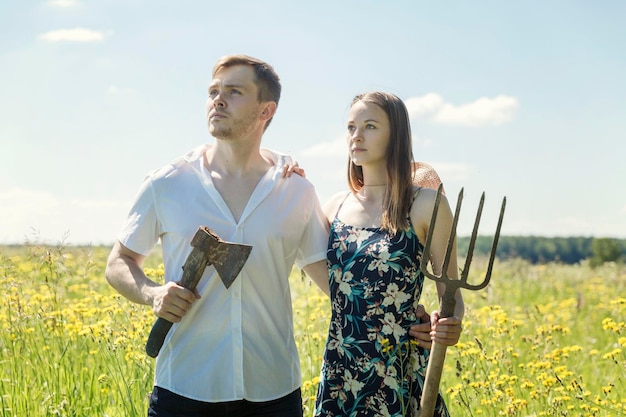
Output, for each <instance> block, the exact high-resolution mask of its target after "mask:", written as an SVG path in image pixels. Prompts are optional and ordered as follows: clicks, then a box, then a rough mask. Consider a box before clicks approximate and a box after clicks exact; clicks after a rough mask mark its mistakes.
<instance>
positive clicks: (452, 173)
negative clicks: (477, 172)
mask: <svg viewBox="0 0 626 417" xmlns="http://www.w3.org/2000/svg"><path fill="white" fill-rule="evenodd" d="M428 163H429V165H431V166H432V167H433V168H435V170H436V171H437V174H438V175H439V177H441V179H442V180H443V181H444V182H445V183H448V182H452V181H459V182H462V181H465V180H467V179H468V178H469V173H470V167H469V165H467V164H455V163H449V162H428Z"/></svg>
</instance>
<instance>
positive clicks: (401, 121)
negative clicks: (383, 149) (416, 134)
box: [348, 91, 413, 234]
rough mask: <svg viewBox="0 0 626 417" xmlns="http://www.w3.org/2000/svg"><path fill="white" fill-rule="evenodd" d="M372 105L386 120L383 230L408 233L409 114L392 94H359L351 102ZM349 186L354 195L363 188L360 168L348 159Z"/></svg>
mask: <svg viewBox="0 0 626 417" xmlns="http://www.w3.org/2000/svg"><path fill="white" fill-rule="evenodd" d="M360 101H362V102H365V103H373V104H376V105H377V106H379V107H380V108H381V109H383V111H384V112H385V113H386V114H387V117H388V118H389V125H390V126H389V127H390V130H389V136H390V137H389V146H388V148H387V188H386V190H385V196H384V199H383V215H382V228H383V229H386V230H388V231H389V232H390V233H392V234H395V233H397V232H398V231H400V230H408V228H409V222H408V216H409V209H410V207H411V198H412V196H413V169H412V163H413V146H412V142H411V125H410V122H409V113H408V111H407V109H406V106H405V105H404V102H403V101H402V100H400V99H399V98H398V97H396V96H395V95H393V94H390V93H384V92H381V91H374V92H369V93H363V94H359V95H357V96H356V97H354V99H353V100H352V104H351V106H354V104H356V103H357V102H360ZM348 186H349V187H350V190H352V192H354V193H356V192H358V191H359V190H360V189H361V188H362V187H363V169H362V168H361V167H360V166H357V165H355V164H354V163H352V159H351V158H349V159H348Z"/></svg>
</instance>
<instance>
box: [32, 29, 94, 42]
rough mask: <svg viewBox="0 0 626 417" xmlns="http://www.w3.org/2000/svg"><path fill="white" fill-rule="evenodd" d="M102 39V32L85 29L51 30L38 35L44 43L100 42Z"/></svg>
mask: <svg viewBox="0 0 626 417" xmlns="http://www.w3.org/2000/svg"><path fill="white" fill-rule="evenodd" d="M104 38H105V34H104V32H99V31H97V30H92V29H85V28H74V29H59V30H52V31H49V32H46V33H42V34H41V35H39V39H41V40H44V41H46V42H100V41H103V40H104Z"/></svg>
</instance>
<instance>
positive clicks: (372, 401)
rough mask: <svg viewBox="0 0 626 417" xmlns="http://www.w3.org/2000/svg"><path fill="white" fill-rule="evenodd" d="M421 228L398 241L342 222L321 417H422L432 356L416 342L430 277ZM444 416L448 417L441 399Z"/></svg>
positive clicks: (331, 256)
mask: <svg viewBox="0 0 626 417" xmlns="http://www.w3.org/2000/svg"><path fill="white" fill-rule="evenodd" d="M422 250H423V246H422V244H421V243H420V242H419V240H418V238H417V235H416V234H415V232H414V231H413V227H412V225H411V227H409V230H406V231H400V232H398V233H397V234H396V235H395V236H391V235H389V234H388V233H387V232H386V231H384V230H382V229H379V228H360V227H353V226H350V225H347V224H345V223H343V222H342V221H340V220H339V219H338V218H335V219H334V221H333V223H332V225H331V231H330V237H329V242H328V252H327V261H328V265H329V280H330V291H331V307H332V315H331V321H330V326H329V331H328V339H327V342H326V349H325V352H324V360H323V363H322V369H321V374H320V384H319V387H318V393H317V399H316V403H315V416H316V417H322V416H323V417H326V416H357V415H358V416H415V415H417V410H418V407H419V400H420V397H421V393H422V387H423V385H424V376H425V374H426V366H427V361H428V350H425V349H423V348H421V347H419V346H416V344H415V343H411V338H410V336H409V334H408V328H409V326H410V325H411V324H413V323H415V322H416V321H417V319H416V316H415V308H416V307H417V303H418V301H419V298H420V295H421V291H422V286H423V283H424V275H423V274H422V273H421V271H420V267H419V264H420V262H419V260H420V257H421V254H422ZM435 415H436V416H448V411H447V409H446V406H445V404H444V402H443V399H442V398H441V396H439V398H438V400H437V407H436V410H435Z"/></svg>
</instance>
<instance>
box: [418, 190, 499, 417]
mask: <svg viewBox="0 0 626 417" xmlns="http://www.w3.org/2000/svg"><path fill="white" fill-rule="evenodd" d="M442 192H443V187H442V186H441V185H440V186H439V189H438V190H437V198H436V199H435V207H434V210H433V215H432V218H431V219H430V227H429V229H428V230H429V233H428V237H427V238H426V245H425V246H424V252H423V253H422V261H421V270H422V272H423V273H424V275H425V276H427V277H428V278H430V279H432V280H433V281H435V282H439V283H442V284H444V285H445V291H444V294H443V297H442V299H441V309H440V313H439V315H440V317H441V318H444V317H451V316H453V315H454V308H455V307H456V299H455V298H454V294H455V293H456V290H457V289H459V288H464V289H466V290H470V291H477V290H480V289H483V288H485V287H486V286H487V284H489V280H490V279H491V271H492V269H493V262H494V260H495V257H496V249H497V247H498V239H499V237H500V229H501V227H502V218H503V217H504V208H505V207H506V197H504V198H503V199H502V208H501V209H500V218H499V219H498V226H497V228H496V233H495V235H494V239H493V245H492V247H491V254H490V256H489V265H488V267H487V274H486V275H485V278H484V279H483V281H482V282H481V283H480V284H470V283H468V282H467V278H468V276H469V268H470V264H471V262H472V257H473V255H474V246H475V244H476V238H477V235H478V224H479V223H480V217H481V215H482V211H483V205H484V204H485V193H484V192H483V194H482V196H481V198H480V204H479V205H478V213H477V214H476V221H475V222H474V229H473V231H472V237H471V238H470V242H469V247H468V250H467V257H466V259H465V266H464V267H463V271H462V272H461V276H460V277H459V279H453V278H450V277H448V265H449V264H450V256H451V254H452V249H453V247H454V242H455V236H456V226H457V223H458V222H459V212H460V211H461V202H462V200H463V189H462V188H461V191H460V192H459V198H458V200H457V203H456V209H455V211H454V218H453V219H452V227H451V229H450V238H449V239H448V246H447V248H446V255H445V258H444V261H443V265H442V268H441V275H439V276H438V275H435V274H434V273H432V272H429V271H428V262H429V258H430V256H429V253H430V243H431V240H432V236H433V230H434V228H435V223H436V220H437V212H438V210H439V202H440V201H441V194H442ZM445 359H446V345H442V344H439V343H436V342H433V345H432V349H431V351H430V357H429V360H428V368H427V370H426V381H425V382H424V388H423V391H422V399H421V402H420V412H419V417H432V416H433V414H434V411H435V404H436V402H437V394H438V393H439V383H440V382H441V373H442V371H443V363H444V361H445Z"/></svg>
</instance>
